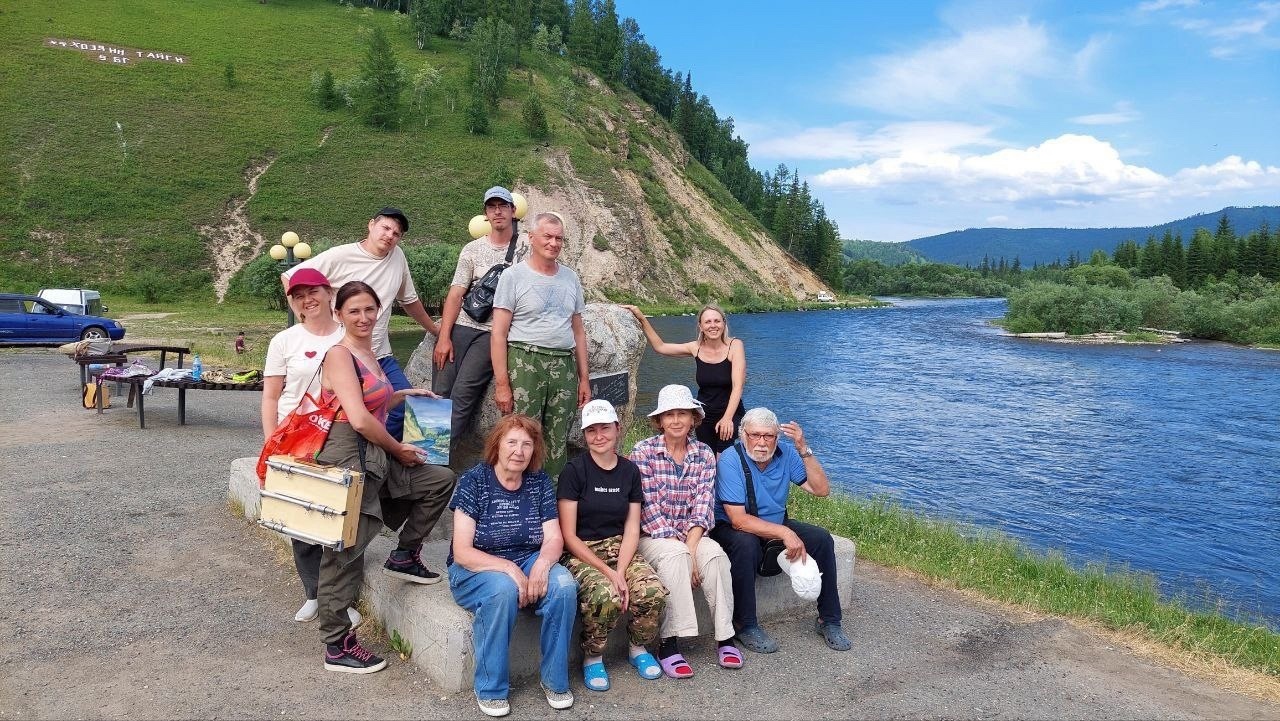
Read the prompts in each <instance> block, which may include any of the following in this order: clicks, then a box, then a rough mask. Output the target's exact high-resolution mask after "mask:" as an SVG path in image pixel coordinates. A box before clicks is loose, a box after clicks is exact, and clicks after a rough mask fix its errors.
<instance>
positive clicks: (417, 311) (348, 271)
mask: <svg viewBox="0 0 1280 721" xmlns="http://www.w3.org/2000/svg"><path fill="white" fill-rule="evenodd" d="M408 231H409V218H408V217H406V216H405V214H404V213H403V212H402V211H401V210H400V209H399V208H391V207H387V208H383V209H382V210H379V211H378V212H377V213H376V214H375V215H374V216H373V219H372V220H370V221H369V234H368V235H367V236H365V239H364V240H362V241H360V242H359V243H347V244H346V245H339V246H335V247H333V248H330V249H329V250H326V251H325V252H323V253H321V254H319V255H317V256H316V257H314V258H312V259H310V260H308V261H305V262H303V263H301V264H299V265H297V266H294V267H293V268H290V269H289V270H287V271H285V272H284V273H282V274H281V275H280V280H281V282H283V283H284V285H285V287H288V285H289V277H290V276H291V275H293V274H294V273H296V272H298V270H299V269H301V268H315V269H316V270H318V271H320V272H321V273H324V275H325V276H326V277H327V278H328V279H329V282H331V283H332V284H333V286H334V287H335V288H341V287H342V285H343V284H344V283H347V282H349V281H353V280H362V281H364V282H365V283H368V284H369V285H370V286H371V287H372V288H373V290H374V292H376V293H377V294H378V299H379V300H381V301H382V309H381V310H379V311H378V323H377V325H376V326H374V329H373V352H374V354H375V355H377V356H378V364H379V365H380V366H382V370H383V372H384V373H386V374H387V380H389V381H390V382H391V386H392V388H394V389H396V390H404V389H405V388H411V387H412V384H410V383H409V379H408V378H406V377H405V375H404V371H403V370H401V369H400V364H399V363H398V362H397V361H396V358H395V356H394V355H392V354H391V340H390V338H389V336H388V332H387V326H388V325H390V323H391V308H392V301H399V303H400V307H401V308H404V312H405V313H407V314H408V315H409V317H410V318H413V319H414V320H416V321H418V324H419V325H421V326H422V327H423V328H424V329H425V330H426V331H427V332H428V333H430V334H431V335H437V334H438V333H439V332H440V329H439V327H438V326H437V325H436V322H435V321H434V320H432V318H431V316H430V315H429V314H428V313H427V310H426V308H424V307H423V306H422V301H421V300H419V299H418V290H417V289H416V288H414V286H413V278H412V277H411V276H410V275H409V261H408V260H407V259H406V258H405V256H404V251H403V250H401V249H400V239H401V237H403V236H404V234H405V233H407V232H408ZM403 430H404V405H403V404H401V405H397V406H396V407H395V408H394V409H392V410H391V412H390V413H389V414H387V432H388V433H390V434H391V436H392V437H393V438H396V439H399V438H400V437H401V433H402V431H403Z"/></svg>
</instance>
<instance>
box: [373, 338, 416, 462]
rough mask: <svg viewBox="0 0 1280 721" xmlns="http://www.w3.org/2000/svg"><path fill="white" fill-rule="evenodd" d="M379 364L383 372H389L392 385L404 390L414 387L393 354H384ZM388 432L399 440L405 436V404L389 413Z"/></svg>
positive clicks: (388, 376)
mask: <svg viewBox="0 0 1280 721" xmlns="http://www.w3.org/2000/svg"><path fill="white" fill-rule="evenodd" d="M378 365H380V366H382V372H383V373H386V374H387V380H388V381H389V382H390V383H391V387H392V388H394V389H396V390H398V391H402V390H404V389H405V388H412V387H413V384H412V383H410V382H409V378H408V376H406V375H405V374H404V371H402V370H400V362H399V361H397V360H396V357H395V356H393V355H388V356H383V357H381V358H379V359H378ZM387 433H390V434H391V437H392V438H394V439H396V440H397V441H398V440H400V439H401V438H402V437H403V433H404V404H403V403H401V404H399V405H397V406H396V407H395V408H392V409H391V411H390V412H389V413H387Z"/></svg>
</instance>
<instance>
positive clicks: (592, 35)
mask: <svg viewBox="0 0 1280 721" xmlns="http://www.w3.org/2000/svg"><path fill="white" fill-rule="evenodd" d="M569 57H570V58H571V59H572V60H573V61H574V62H575V63H577V64H579V65H582V66H585V67H588V68H594V67H595V66H596V19H595V13H594V12H593V10H592V8H591V0H574V2H573V11H572V14H571V15H570V16H569Z"/></svg>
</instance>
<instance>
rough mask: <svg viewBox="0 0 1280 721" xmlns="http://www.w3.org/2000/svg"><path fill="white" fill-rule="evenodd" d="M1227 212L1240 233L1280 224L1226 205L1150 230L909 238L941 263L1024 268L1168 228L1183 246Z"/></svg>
mask: <svg viewBox="0 0 1280 721" xmlns="http://www.w3.org/2000/svg"><path fill="white" fill-rule="evenodd" d="M1223 214H1225V215H1226V217H1227V220H1228V222H1230V224H1231V227H1232V228H1233V229H1234V230H1235V232H1236V233H1237V234H1239V235H1240V236H1241V237H1244V236H1246V235H1248V234H1249V233H1251V232H1253V231H1255V230H1257V229H1258V228H1259V227H1261V226H1262V224H1263V223H1266V224H1267V225H1268V226H1269V227H1270V228H1271V230H1273V231H1274V230H1275V229H1276V228H1280V206H1258V207H1254V208H1223V209H1222V210H1219V211H1215V212H1212V213H1201V214H1199V215H1193V216H1191V217H1188V218H1183V219H1181V220H1175V221H1171V222H1169V223H1164V224H1161V225H1153V226H1150V227H1146V228H969V229H967V230H957V231H952V232H950V233H943V234H941V235H932V236H929V237H927V238H917V239H915V240H910V241H907V242H906V244H905V245H906V246H907V247H908V248H910V249H912V250H915V251H917V252H919V253H921V254H922V255H924V256H925V257H926V258H928V259H929V260H932V261H936V262H939V263H954V264H956V265H965V264H969V265H972V266H975V267H976V266H978V265H979V264H981V263H982V259H983V257H984V256H985V257H986V258H988V259H990V261H991V262H993V263H994V262H996V260H997V259H998V258H1001V257H1003V258H1006V259H1008V260H1009V261H1010V262H1012V261H1013V259H1014V258H1018V259H1019V260H1021V262H1022V265H1023V266H1024V267H1026V266H1031V265H1033V264H1036V263H1040V264H1045V263H1053V262H1054V261H1061V262H1062V263H1066V262H1067V260H1068V258H1069V257H1070V256H1071V255H1072V254H1075V256H1076V257H1077V258H1080V259H1083V260H1087V259H1088V258H1089V256H1090V254H1092V253H1093V251H1095V250H1102V251H1105V252H1106V253H1107V254H1110V253H1112V252H1113V251H1114V250H1115V249H1116V246H1117V245H1119V244H1120V243H1122V242H1124V241H1126V240H1133V241H1135V242H1137V243H1138V244H1139V245H1141V244H1142V243H1143V242H1144V241H1145V240H1146V239H1147V238H1148V237H1149V236H1155V237H1156V238H1160V237H1162V236H1163V235H1164V233H1165V231H1166V230H1168V231H1169V232H1171V233H1172V234H1173V235H1174V236H1178V235H1181V236H1182V241H1183V243H1184V244H1186V243H1190V242H1191V236H1192V235H1194V234H1195V231H1196V229H1197V228H1205V229H1207V230H1209V231H1210V232H1212V231H1213V230H1214V229H1215V228H1217V227H1218V223H1219V221H1220V219H1221V218H1222V216H1223Z"/></svg>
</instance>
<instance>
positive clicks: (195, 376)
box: [191, 353, 204, 381]
mask: <svg viewBox="0 0 1280 721" xmlns="http://www.w3.org/2000/svg"><path fill="white" fill-rule="evenodd" d="M203 374H204V364H203V363H201V362H200V354H199V353H197V354H196V355H195V356H194V357H193V358H192V359H191V380H193V381H198V380H200V376H201V375H203Z"/></svg>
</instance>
